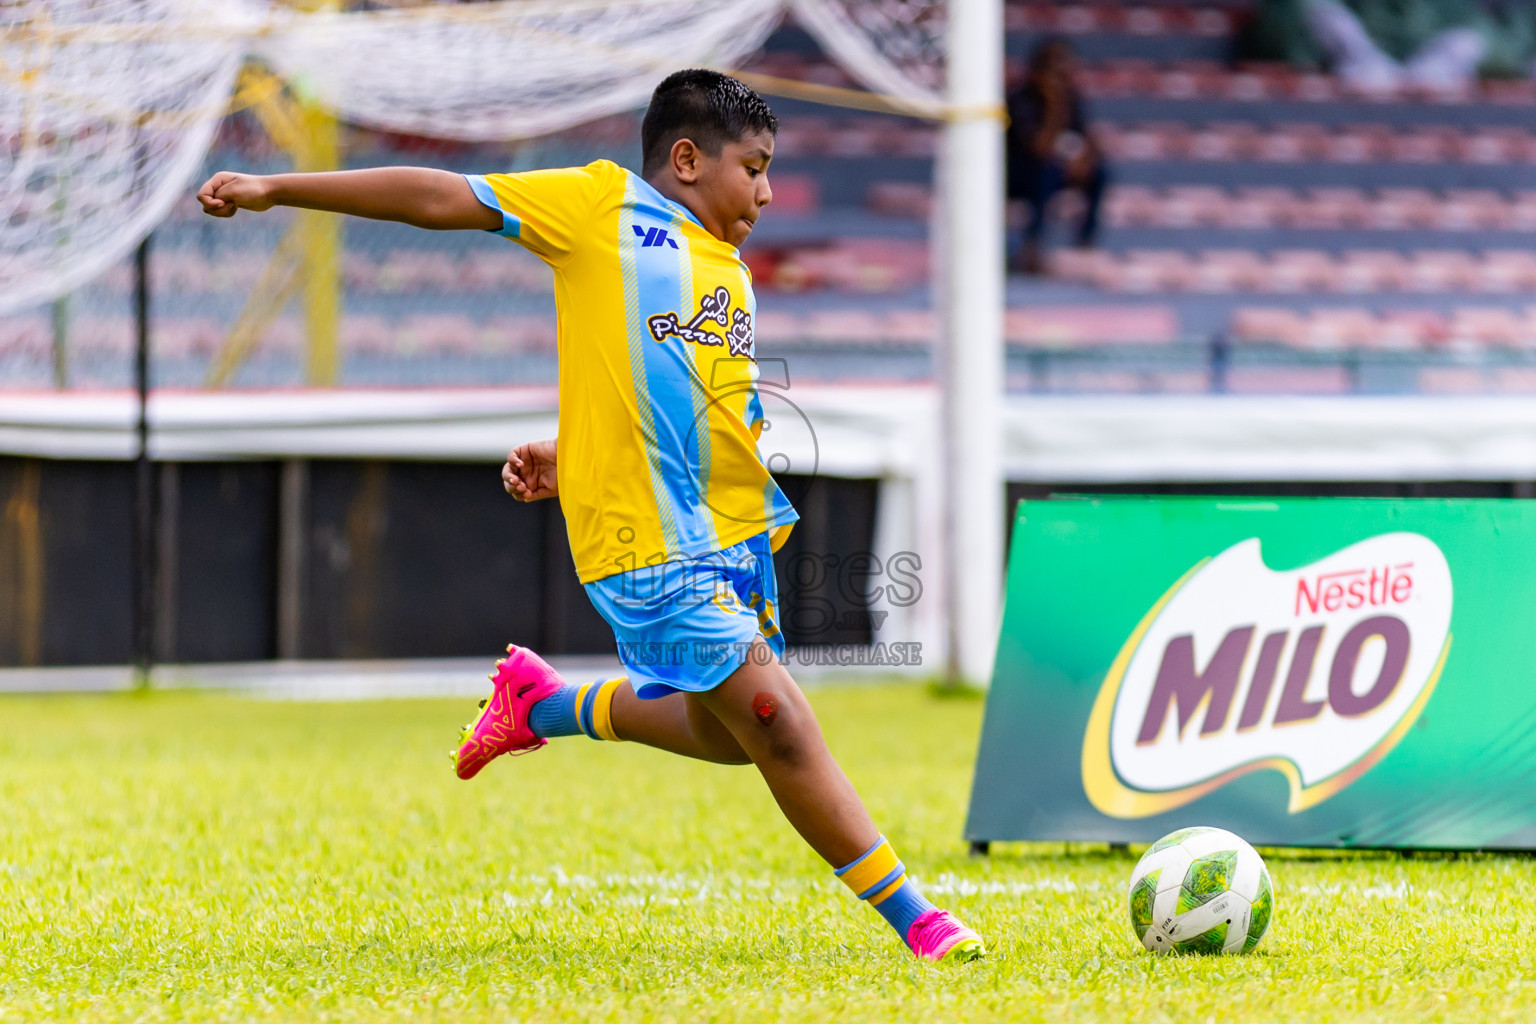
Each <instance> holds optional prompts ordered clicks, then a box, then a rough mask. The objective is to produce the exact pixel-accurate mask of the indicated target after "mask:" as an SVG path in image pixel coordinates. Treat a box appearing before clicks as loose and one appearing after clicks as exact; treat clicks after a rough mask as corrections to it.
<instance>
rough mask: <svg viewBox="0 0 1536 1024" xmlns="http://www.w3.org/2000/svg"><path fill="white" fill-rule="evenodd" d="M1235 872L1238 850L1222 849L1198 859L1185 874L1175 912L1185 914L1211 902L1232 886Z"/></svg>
mask: <svg viewBox="0 0 1536 1024" xmlns="http://www.w3.org/2000/svg"><path fill="white" fill-rule="evenodd" d="M1235 874H1237V851H1236V850H1221V851H1219V852H1217V853H1208V854H1206V855H1205V856H1204V857H1200V858H1198V859H1196V860H1195V862H1194V863H1193V864H1191V865H1190V866H1189V870H1188V871H1187V872H1185V874H1184V884H1183V885H1182V886H1180V887H1179V902H1178V904H1177V905H1176V906H1175V907H1174V911H1173V912H1174V913H1175V914H1183V913H1187V912H1189V911H1191V910H1194V909H1195V908H1196V907H1202V906H1204V905H1205V904H1207V903H1209V902H1210V901H1211V900H1213V899H1215V898H1216V897H1217V896H1220V895H1221V894H1222V893H1224V892H1226V891H1227V890H1228V889H1230V888H1232V876H1233V875H1235Z"/></svg>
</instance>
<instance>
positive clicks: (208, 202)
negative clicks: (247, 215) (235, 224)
mask: <svg viewBox="0 0 1536 1024" xmlns="http://www.w3.org/2000/svg"><path fill="white" fill-rule="evenodd" d="M197 201H198V202H200V203H202V204H203V212H204V213H206V214H208V215H209V216H211V217H233V216H234V215H235V214H236V213H238V212H239V211H241V210H251V211H253V212H260V211H262V210H270V209H271V208H272V197H271V195H270V194H269V192H268V189H267V184H266V180H265V179H264V178H263V177H262V176H261V175H259V174H241V173H239V172H238V171H220V172H219V173H218V174H215V175H214V176H213V177H211V178H209V179H208V180H207V181H205V182H203V187H202V188H200V189H198V190H197Z"/></svg>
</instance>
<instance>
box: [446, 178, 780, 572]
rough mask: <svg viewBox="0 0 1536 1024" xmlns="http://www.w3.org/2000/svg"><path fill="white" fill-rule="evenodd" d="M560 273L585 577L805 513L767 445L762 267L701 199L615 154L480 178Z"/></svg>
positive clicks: (566, 495)
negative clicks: (789, 495)
mask: <svg viewBox="0 0 1536 1024" xmlns="http://www.w3.org/2000/svg"><path fill="white" fill-rule="evenodd" d="M468 181H469V184H470V187H471V188H472V189H474V192H475V195H476V197H477V198H479V200H480V201H481V202H482V203H484V204H485V205H487V206H489V207H491V208H492V209H495V210H500V211H501V214H502V219H503V226H502V229H501V231H500V234H502V235H504V236H506V237H508V238H510V239H512V240H514V241H516V242H517V243H518V244H520V245H522V246H523V247H524V248H525V249H527V250H528V251H530V252H532V253H533V254H534V255H536V256H538V257H539V258H541V259H542V260H544V262H545V263H547V264H549V266H550V267H551V268H552V269H553V270H554V272H555V308H556V313H557V316H558V321H559V327H558V337H559V358H560V370H559V399H560V411H559V422H560V430H559V436H558V438H557V441H556V472H557V476H558V480H559V490H560V506H561V509H562V510H563V511H564V513H565V520H566V528H567V530H568V532H569V534H570V540H571V553H572V555H573V557H574V558H575V562H576V572H577V574H578V575H579V576H580V578H581V581H582V582H583V583H589V582H591V581H593V580H599V579H603V578H605V577H607V576H611V575H613V574H615V573H620V572H626V571H629V570H633V569H636V568H643V567H645V566H648V565H658V564H661V563H664V562H672V561H677V560H679V559H685V558H696V557H700V556H703V555H709V554H713V553H715V552H718V551H722V550H724V549H726V548H729V547H731V546H732V545H735V544H737V543H739V542H741V541H744V540H746V539H748V538H750V537H753V536H756V535H757V534H760V533H770V534H771V535H772V537H773V540H774V545H773V546H774V547H775V548H777V547H778V546H779V544H781V543H782V542H783V539H784V537H785V536H787V535H788V532H789V526H790V524H792V523H793V522H795V520H796V519H798V518H799V516H798V515H797V513H796V512H795V510H794V508H793V507H792V506H791V505H790V503H789V501H788V499H786V498H785V497H784V495H783V493H782V492H781V491H780V490H779V487H778V485H777V484H775V483H774V481H773V477H772V476H770V475H769V473H768V470H767V467H765V466H764V465H763V460H762V458H761V457H760V456H759V454H758V451H757V440H758V436H759V435H760V433H761V432H762V422H763V407H762V403H761V401H760V400H759V398H758V392H757V381H758V373H757V360H756V351H755V345H754V335H753V324H754V321H755V320H756V317H757V299H756V297H755V296H754V295H753V293H752V275H751V273H750V272H749V271H748V270H747V266H746V264H745V263H743V262H742V260H741V254H740V253H739V252H738V251H737V250H736V248H735V247H734V246H732V245H730V244H728V243H726V242H723V241H721V240H720V239H718V238H716V237H714V236H713V235H711V234H710V233H709V232H708V231H706V230H704V227H703V225H702V224H700V223H699V220H698V218H696V217H695V216H694V215H693V214H692V213H691V212H690V211H689V210H688V209H687V208H686V207H684V206H682V205H681V204H679V203H676V202H673V201H672V200H670V199H668V198H666V197H665V196H663V195H662V194H661V193H660V192H658V191H657V190H656V189H655V188H653V187H652V186H651V185H650V184H648V183H647V182H646V181H645V180H643V179H642V178H640V177H639V176H638V175H635V174H631V173H630V172H628V171H626V170H624V169H623V168H622V167H619V166H618V165H617V164H614V163H612V162H610V161H607V160H599V161H597V162H596V163H592V164H588V165H587V166H586V167H571V168H564V169H560V170H547V171H530V172H527V173H523V174H488V175H484V176H481V175H470V176H468Z"/></svg>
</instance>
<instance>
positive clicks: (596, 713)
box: [528, 676, 625, 743]
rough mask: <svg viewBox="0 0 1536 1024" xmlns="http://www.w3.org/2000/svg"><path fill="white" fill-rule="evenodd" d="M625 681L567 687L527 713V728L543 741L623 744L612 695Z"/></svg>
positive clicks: (621, 679) (607, 681) (622, 679)
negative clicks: (562, 739) (585, 739)
mask: <svg viewBox="0 0 1536 1024" xmlns="http://www.w3.org/2000/svg"><path fill="white" fill-rule="evenodd" d="M624 680H625V677H624V676H620V677H619V678H617V679H608V680H603V681H601V682H596V683H583V684H582V685H580V686H575V685H572V684H570V683H566V684H565V685H564V686H562V687H560V689H558V690H556V691H555V692H554V693H552V694H550V695H549V696H548V697H545V698H544V699H543V700H541V701H539V702H538V703H537V704H535V705H534V706H533V707H532V708H530V709H529V711H528V727H529V728H530V729H532V730H533V732H534V735H536V736H542V737H543V738H544V739H547V740H548V739H554V738H555V737H556V736H578V735H579V736H590V737H591V738H592V739H594V740H607V741H608V742H610V743H619V742H622V741H621V740H620V739H619V736H618V733H616V732H614V731H613V695H614V694H615V693H616V692H618V689H619V686H620V685H621V684H622V683H623V682H624Z"/></svg>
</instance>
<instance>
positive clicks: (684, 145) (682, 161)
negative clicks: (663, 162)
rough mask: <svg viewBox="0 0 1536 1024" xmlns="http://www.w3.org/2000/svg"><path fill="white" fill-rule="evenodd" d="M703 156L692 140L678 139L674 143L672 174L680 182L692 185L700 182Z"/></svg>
mask: <svg viewBox="0 0 1536 1024" xmlns="http://www.w3.org/2000/svg"><path fill="white" fill-rule="evenodd" d="M703 156H704V154H702V153H700V152H699V147H698V146H695V145H694V144H693V140H692V139H678V140H677V141H676V142H674V143H672V173H673V174H675V175H677V179H678V180H679V181H681V182H684V183H686V184H689V185H692V184H693V183H694V182H696V181H698V180H699V170H700V167H699V165H700V164H701V163H702V162H703Z"/></svg>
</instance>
